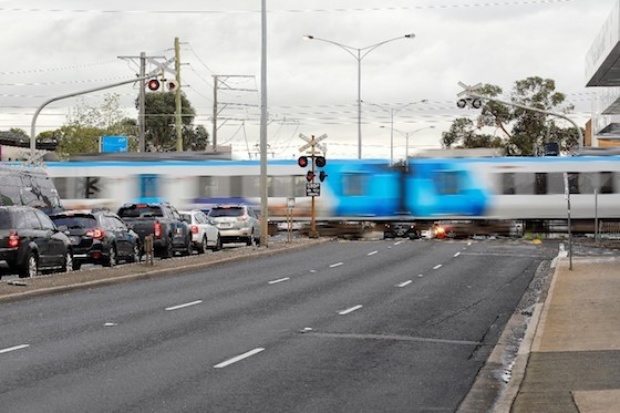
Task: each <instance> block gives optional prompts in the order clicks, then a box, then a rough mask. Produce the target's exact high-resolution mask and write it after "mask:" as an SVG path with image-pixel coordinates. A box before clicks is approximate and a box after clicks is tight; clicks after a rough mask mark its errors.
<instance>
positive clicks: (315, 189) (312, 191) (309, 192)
mask: <svg viewBox="0 0 620 413" xmlns="http://www.w3.org/2000/svg"><path fill="white" fill-rule="evenodd" d="M306 196H321V184H320V183H319V182H308V183H306Z"/></svg>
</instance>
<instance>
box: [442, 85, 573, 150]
mask: <svg viewBox="0 0 620 413" xmlns="http://www.w3.org/2000/svg"><path fill="white" fill-rule="evenodd" d="M477 93H478V94H480V95H484V96H488V97H491V98H497V97H498V96H500V95H501V94H502V89H501V88H499V87H498V86H495V85H489V84H486V85H484V86H482V87H481V88H480V89H479V90H478V91H477ZM498 99H499V100H503V99H500V98H498ZM565 100H566V96H565V95H564V94H563V93H560V92H557V91H556V90H555V82H554V81H553V80H551V79H543V78H541V77H537V76H533V77H528V78H527V79H524V80H519V81H517V82H515V85H514V87H513V90H512V92H511V94H510V102H512V103H514V104H517V105H521V106H527V107H533V108H536V109H538V110H544V111H547V112H552V113H557V114H564V113H568V112H570V111H572V110H573V109H574V106H573V105H571V104H566V103H565ZM467 121H469V122H467ZM564 123H565V122H564V121H563V120H561V118H559V117H557V116H552V115H548V114H545V113H541V112H537V111H531V110H526V109H524V108H520V107H516V106H511V105H505V104H503V103H500V102H495V101H491V100H484V103H483V105H482V107H481V108H480V114H479V115H478V116H477V118H476V122H475V127H474V122H472V121H470V120H469V119H467V118H457V119H456V120H455V121H454V123H453V124H452V127H451V128H450V130H449V131H448V132H444V133H443V134H442V142H443V145H444V146H445V147H447V148H450V147H453V146H455V147H464V148H480V147H489V148H503V149H504V152H505V153H506V155H534V154H537V152H539V151H540V149H541V148H543V147H544V145H545V144H546V143H551V142H557V143H558V144H559V145H560V150H561V151H562V152H564V153H566V152H569V151H571V150H572V149H573V148H576V147H577V146H578V145H579V141H578V139H579V133H578V131H577V130H576V129H575V127H573V126H572V125H571V126H569V127H561V126H559V125H560V124H564ZM489 127H491V128H495V129H496V132H499V133H500V136H496V135H489V134H483V133H482V132H481V130H482V129H483V128H489Z"/></svg>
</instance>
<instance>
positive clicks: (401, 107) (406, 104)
mask: <svg viewBox="0 0 620 413" xmlns="http://www.w3.org/2000/svg"><path fill="white" fill-rule="evenodd" d="M426 102H427V100H426V99H422V100H418V101H416V102H409V103H405V104H404V105H401V106H399V107H391V108H385V107H383V106H381V105H378V104H376V103H369V102H368V104H369V105H373V106H376V107H378V108H379V109H381V110H384V111H386V112H388V113H389V114H390V165H392V164H393V163H394V114H395V113H398V112H400V111H401V110H403V109H405V108H406V107H407V106H410V105H415V104H418V103H426ZM433 127H434V126H433Z"/></svg>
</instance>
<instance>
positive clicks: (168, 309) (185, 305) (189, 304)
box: [166, 300, 202, 311]
mask: <svg viewBox="0 0 620 413" xmlns="http://www.w3.org/2000/svg"><path fill="white" fill-rule="evenodd" d="M200 303H202V300H196V301H192V302H191V303H185V304H179V305H175V306H174V307H168V308H166V311H174V310H178V309H180V308H185V307H191V306H193V305H196V304H200Z"/></svg>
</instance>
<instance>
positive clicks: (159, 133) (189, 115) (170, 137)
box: [136, 92, 208, 152]
mask: <svg viewBox="0 0 620 413" xmlns="http://www.w3.org/2000/svg"><path fill="white" fill-rule="evenodd" d="M144 106H145V109H144V115H145V122H144V124H145V128H144V129H145V143H146V147H147V148H149V149H150V150H151V151H157V152H168V151H174V150H176V127H175V125H176V116H175V112H176V102H175V94H174V93H172V92H153V93H147V94H146V96H145V104H144ZM136 107H138V102H137V101H136ZM181 111H182V113H183V116H182V117H181V123H182V125H183V131H184V134H185V133H187V134H188V137H187V138H184V142H183V143H184V148H186V147H188V144H190V145H189V146H196V143H197V139H198V132H197V131H195V130H194V128H193V122H194V116H195V115H196V112H195V110H194V108H193V107H192V105H191V103H190V102H189V100H188V99H187V98H186V97H185V94H184V93H181ZM202 132H204V133H206V129H204V127H203V128H202V129H201V130H200V133H202ZM207 136H208V134H207ZM203 149H204V147H203ZM147 150H148V149H147Z"/></svg>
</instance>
